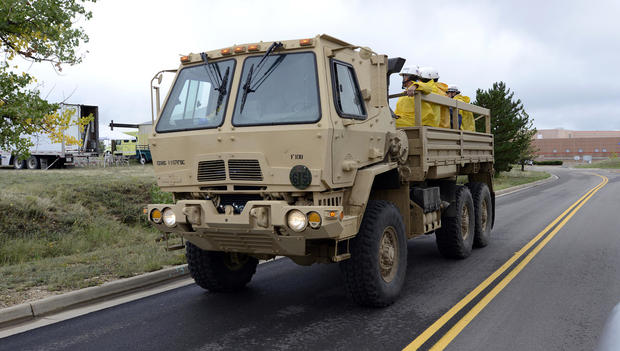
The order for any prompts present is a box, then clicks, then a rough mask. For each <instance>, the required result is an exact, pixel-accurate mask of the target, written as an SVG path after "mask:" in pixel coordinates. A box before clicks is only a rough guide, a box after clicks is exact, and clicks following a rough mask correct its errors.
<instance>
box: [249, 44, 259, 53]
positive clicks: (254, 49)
mask: <svg viewBox="0 0 620 351" xmlns="http://www.w3.org/2000/svg"><path fill="white" fill-rule="evenodd" d="M258 49H259V48H258V45H256V44H254V45H250V46H248V51H258Z"/></svg>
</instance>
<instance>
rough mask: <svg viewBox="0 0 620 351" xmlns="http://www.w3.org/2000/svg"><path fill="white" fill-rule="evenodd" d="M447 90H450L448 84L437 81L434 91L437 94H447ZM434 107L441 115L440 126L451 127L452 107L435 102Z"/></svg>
mask: <svg viewBox="0 0 620 351" xmlns="http://www.w3.org/2000/svg"><path fill="white" fill-rule="evenodd" d="M447 90H448V84H446V83H442V82H437V83H435V87H434V89H433V93H434V94H437V95H441V96H446V91H447ZM433 109H434V111H435V113H438V114H439V115H440V116H441V117H440V118H439V127H441V128H450V108H448V107H446V106H441V105H437V104H433Z"/></svg>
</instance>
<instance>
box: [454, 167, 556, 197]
mask: <svg viewBox="0 0 620 351" xmlns="http://www.w3.org/2000/svg"><path fill="white" fill-rule="evenodd" d="M550 176H551V174H549V173H547V172H540V171H523V172H521V168H520V166H515V167H513V168H512V170H511V171H510V172H502V173H500V174H499V176H498V177H495V178H493V189H494V190H495V191H498V190H502V189H507V188H510V187H513V186H517V185H522V184H527V183H532V182H535V181H538V180H542V179H546V178H549V177H550ZM458 183H460V184H465V183H467V176H459V178H458Z"/></svg>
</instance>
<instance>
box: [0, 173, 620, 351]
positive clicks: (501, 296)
mask: <svg viewBox="0 0 620 351" xmlns="http://www.w3.org/2000/svg"><path fill="white" fill-rule="evenodd" d="M553 172H554V173H555V174H556V175H557V176H558V177H559V179H558V180H557V181H554V182H551V183H546V184H544V185H540V186H537V187H534V188H531V189H526V190H523V191H519V192H516V193H512V194H507V195H505V196H501V197H498V198H497V219H496V222H495V228H494V229H493V236H492V240H491V243H490V245H489V246H488V247H486V248H483V249H476V250H474V252H473V253H472V255H471V256H470V257H469V258H468V259H466V260H460V261H455V260H447V259H444V258H442V257H440V256H439V253H438V252H437V249H436V246H435V239H434V236H433V235H430V236H425V237H421V238H418V239H414V240H410V241H409V245H408V261H409V262H408V271H407V279H406V284H405V287H404V290H403V294H402V296H401V298H400V299H399V300H398V301H397V302H396V303H395V304H394V305H392V306H390V307H388V308H384V309H370V308H362V307H358V306H357V305H355V304H353V303H352V302H350V301H349V300H348V299H347V297H346V295H345V292H344V287H343V284H342V283H341V281H340V275H339V269H338V266H337V265H313V266H311V267H301V266H297V265H295V264H294V263H292V262H291V261H289V260H287V259H283V260H277V261H272V262H268V263H265V264H261V265H259V267H258V271H257V273H256V275H255V276H254V278H253V280H252V282H251V283H250V285H249V287H248V289H246V290H245V291H243V292H241V293H237V294H232V295H217V294H210V293H208V292H205V291H204V290H202V289H200V288H198V287H197V286H195V285H194V284H192V285H189V286H185V287H181V288H177V289H174V290H170V291H167V292H164V293H161V294H158V295H153V296H150V297H146V298H143V299H140V300H137V301H133V302H129V303H125V304H122V305H118V306H114V307H111V308H108V309H105V310H101V311H98V312H93V313H90V314H87V315H83V316H80V317H77V318H74V319H70V320H66V321H63V322H59V323H56V324H52V325H48V326H45V327H41V328H38V329H34V330H31V331H28V332H25V333H22V334H17V335H13V336H10V337H8V338H5V339H0V349H1V350H127V349H132V350H220V349H231V350H233V349H234V350H236V349H244V350H245V349H257V350H258V349H261V350H263V349H293V350H299V349H301V350H332V349H336V350H339V349H364V350H367V349H368V350H384V349H385V350H400V349H403V348H405V347H407V346H408V345H410V344H411V343H412V342H414V340H416V342H417V343H418V344H411V345H410V348H411V349H414V348H415V347H419V348H420V349H429V348H431V347H432V346H433V345H435V347H437V348H438V349H442V348H446V349H448V350H591V349H593V348H595V347H596V343H597V340H598V337H599V335H600V333H601V331H602V328H603V325H604V323H605V320H606V318H607V315H608V314H609V312H610V311H611V310H612V308H613V307H614V306H615V305H616V304H617V303H618V302H620V279H618V278H619V277H620V276H619V274H618V272H619V268H620V255H618V252H620V230H619V229H618V228H620V216H619V212H618V197H619V196H618V195H619V194H620V173H614V172H611V171H602V170H596V171H594V170H579V171H577V170H569V169H563V168H558V169H553ZM593 173H598V174H599V175H600V176H597V175H595V174H593ZM601 176H602V177H601ZM605 178H606V179H608V182H606V181H605V180H604V179H605ZM599 184H604V185H603V186H602V187H600V186H599V188H596V189H595V190H594V191H593V192H590V193H588V191H590V190H591V189H594V188H595V187H597V185H599ZM584 195H589V196H586V197H584ZM580 198H581V199H582V201H587V202H579V203H576V202H577V201H578V200H579V199H580ZM573 204H575V206H573V207H572V210H573V211H575V212H565V211H566V210H567V209H569V208H571V205H573ZM562 214H564V215H563V216H561V215H562ZM559 216H561V217H560V219H559V220H557V221H555V225H554V226H551V227H549V228H548V230H546V231H545V230H544V229H545V228H546V227H547V226H548V225H549V224H550V223H552V222H554V220H556V218H558V217H559ZM538 234H541V235H540V236H539V237H538V239H539V240H534V241H532V239H535V238H537V235H538ZM528 243H530V244H531V246H529V247H526V249H524V250H522V248H524V246H526V245H527V244H528ZM543 244H544V245H543ZM520 250H521V251H520ZM515 253H517V254H515ZM510 259H513V260H514V263H513V264H512V265H510V264H509V265H506V267H507V269H506V270H505V271H503V272H500V274H497V273H496V274H497V279H495V280H493V279H490V281H491V283H490V284H489V286H486V287H485V286H481V283H484V282H485V280H486V279H487V278H488V277H489V276H491V275H492V274H493V273H494V272H497V270H498V269H500V268H501V267H502V265H504V264H505V263H506V262H507V261H509V260H510ZM509 263H510V262H509ZM507 280H508V281H507ZM477 288H478V290H476V289H477ZM472 291H474V293H473V294H470V293H471V292H472ZM476 292H479V293H476ZM468 294H469V295H468ZM467 296H470V297H472V296H473V297H472V298H471V301H463V298H466V297H467ZM459 303H460V304H462V306H463V308H462V309H458V308H455V307H454V306H455V305H457V306H460V305H459ZM455 310H456V312H455V313H454V314H453V315H450V313H451V311H455ZM446 313H448V316H446ZM442 316H444V319H445V323H444V321H443V320H442V319H441V318H442ZM464 317H465V318H464ZM438 320H439V322H438ZM421 335H422V336H421ZM447 335H449V337H448V336H447ZM425 336H428V338H426V337H425Z"/></svg>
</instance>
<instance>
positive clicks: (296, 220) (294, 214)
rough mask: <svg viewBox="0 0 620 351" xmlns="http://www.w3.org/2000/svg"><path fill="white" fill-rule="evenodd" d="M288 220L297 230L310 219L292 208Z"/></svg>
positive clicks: (304, 227)
mask: <svg viewBox="0 0 620 351" xmlns="http://www.w3.org/2000/svg"><path fill="white" fill-rule="evenodd" d="M164 214H165V213H164ZM286 222H287V223H288V227H289V228H291V229H293V230H294V231H296V232H301V231H303V230H304V229H306V226H307V225H308V219H307V218H306V215H305V214H303V212H301V211H300V210H291V211H290V212H289V213H288V214H287V215H286Z"/></svg>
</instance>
